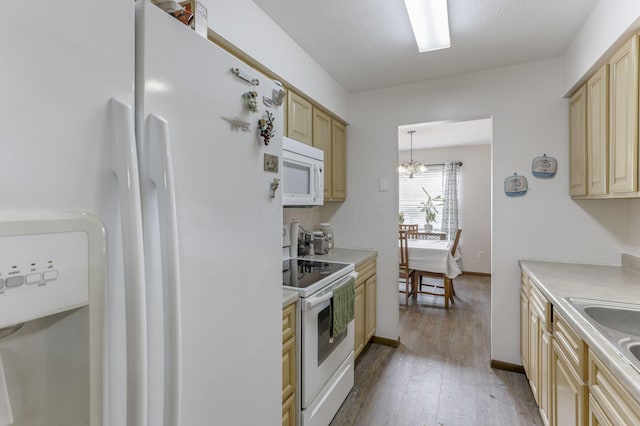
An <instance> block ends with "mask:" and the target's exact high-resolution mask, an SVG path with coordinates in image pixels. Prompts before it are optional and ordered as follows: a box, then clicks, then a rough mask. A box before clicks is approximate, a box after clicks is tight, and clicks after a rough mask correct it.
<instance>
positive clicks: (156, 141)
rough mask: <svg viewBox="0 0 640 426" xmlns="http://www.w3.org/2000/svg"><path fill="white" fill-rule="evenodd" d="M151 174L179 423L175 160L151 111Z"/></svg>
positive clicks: (173, 407)
mask: <svg viewBox="0 0 640 426" xmlns="http://www.w3.org/2000/svg"><path fill="white" fill-rule="evenodd" d="M147 126H148V127H147V129H148V135H149V139H148V148H149V149H148V155H149V158H148V160H149V161H148V164H149V175H150V176H149V177H150V178H151V180H152V181H153V183H154V184H155V187H156V190H157V197H158V219H159V227H160V228H159V229H160V256H161V268H162V280H163V286H164V287H165V289H166V292H167V296H168V297H167V299H166V301H165V307H166V308H165V309H164V311H163V315H164V318H163V321H164V324H165V325H166V327H168V329H167V330H165V331H166V334H165V336H166V340H165V342H166V343H165V356H166V358H167V367H168V371H167V381H166V382H165V390H166V394H165V404H166V406H165V413H166V423H165V424H169V425H177V424H179V418H180V415H179V414H180V395H181V392H180V383H181V380H180V349H181V336H180V329H181V324H180V321H181V318H182V316H181V314H180V262H179V258H178V253H179V251H178V220H177V216H176V200H175V188H174V180H173V160H172V157H171V142H170V139H169V124H168V123H167V121H166V120H164V119H163V118H161V117H158V116H156V115H153V114H150V115H149V116H148V118H147Z"/></svg>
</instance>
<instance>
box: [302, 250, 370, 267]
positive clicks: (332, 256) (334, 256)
mask: <svg viewBox="0 0 640 426" xmlns="http://www.w3.org/2000/svg"><path fill="white" fill-rule="evenodd" d="M377 255H378V252H377V251H375V250H366V249H348V248H333V249H331V250H329V253H327V254H312V255H310V256H305V257H304V258H305V259H315V260H327V261H329V262H343V263H353V264H354V265H356V267H358V266H359V265H360V264H362V263H364V262H366V261H368V260H370V259H373V258H375V257H376V256H377Z"/></svg>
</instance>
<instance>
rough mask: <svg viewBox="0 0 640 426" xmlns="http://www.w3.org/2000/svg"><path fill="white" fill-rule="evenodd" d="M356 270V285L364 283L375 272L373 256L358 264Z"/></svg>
mask: <svg viewBox="0 0 640 426" xmlns="http://www.w3.org/2000/svg"><path fill="white" fill-rule="evenodd" d="M356 272H358V279H357V280H356V286H358V285H360V284H362V283H364V282H365V281H366V280H367V278H369V277H370V276H372V275H373V274H375V273H376V259H375V258H373V259H371V260H368V261H366V262H365V263H363V264H361V265H359V266H358V267H357V268H356Z"/></svg>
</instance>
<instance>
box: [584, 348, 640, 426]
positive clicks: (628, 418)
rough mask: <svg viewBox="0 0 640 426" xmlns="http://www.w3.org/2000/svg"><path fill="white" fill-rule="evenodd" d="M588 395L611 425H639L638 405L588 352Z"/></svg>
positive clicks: (639, 407) (639, 408)
mask: <svg viewBox="0 0 640 426" xmlns="http://www.w3.org/2000/svg"><path fill="white" fill-rule="evenodd" d="M589 394H590V395H591V396H592V397H593V398H594V399H595V400H596V401H597V403H598V405H599V408H600V409H601V410H602V413H604V414H605V415H606V416H607V418H608V419H609V420H610V421H611V423H613V424H619V425H623V424H624V425H638V424H640V405H638V403H637V402H636V401H634V399H633V398H632V397H631V395H629V393H628V392H627V391H626V390H625V389H624V388H623V387H622V385H621V384H620V382H618V380H617V379H616V378H614V377H613V375H612V374H611V373H610V372H609V370H607V368H606V367H605V366H604V365H603V364H602V362H600V360H599V359H598V358H597V357H596V356H595V355H594V354H593V352H591V351H589Z"/></svg>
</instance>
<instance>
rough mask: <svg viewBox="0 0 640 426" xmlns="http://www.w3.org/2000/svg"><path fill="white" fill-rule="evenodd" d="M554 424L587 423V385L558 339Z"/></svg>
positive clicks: (554, 365) (554, 368) (554, 355)
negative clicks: (563, 350)
mask: <svg viewBox="0 0 640 426" xmlns="http://www.w3.org/2000/svg"><path fill="white" fill-rule="evenodd" d="M551 362H552V369H551V371H552V378H551V383H552V386H553V389H552V392H551V395H552V416H553V421H552V423H551V424H552V425H558V426H565V425H566V426H572V425H580V426H582V425H586V420H587V418H586V408H587V404H588V402H587V396H588V391H587V385H586V384H585V383H584V382H583V381H582V380H581V379H580V377H579V376H578V375H577V374H576V372H575V370H574V369H573V368H571V365H570V363H569V361H568V360H567V358H566V356H565V354H564V353H563V352H562V349H560V345H558V344H557V342H556V340H554V342H553V352H552V360H551Z"/></svg>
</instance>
